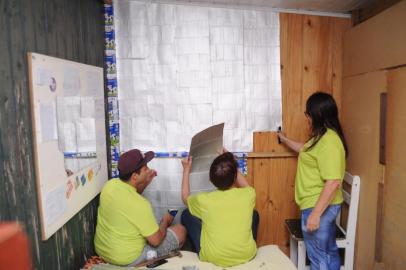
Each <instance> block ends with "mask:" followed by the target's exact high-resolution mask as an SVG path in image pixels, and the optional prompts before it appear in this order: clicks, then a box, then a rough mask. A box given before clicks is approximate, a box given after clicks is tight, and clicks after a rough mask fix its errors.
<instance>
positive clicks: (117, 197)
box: [94, 179, 159, 265]
mask: <svg viewBox="0 0 406 270" xmlns="http://www.w3.org/2000/svg"><path fill="white" fill-rule="evenodd" d="M158 229H159V227H158V224H157V222H156V219H155V217H154V213H153V211H152V207H151V204H150V203H149V202H148V200H147V199H145V198H144V197H143V196H141V195H140V194H138V193H137V190H136V189H135V188H134V187H132V186H130V185H129V184H127V183H125V182H123V181H121V180H120V179H112V180H110V181H108V182H107V183H106V185H105V186H104V187H103V190H102V192H101V195H100V205H99V209H98V214H97V227H96V235H95V239H94V245H95V248H96V252H97V254H98V255H99V256H101V257H102V258H103V259H104V260H106V261H107V262H109V263H112V264H116V265H128V264H130V263H132V262H133V261H134V260H135V259H136V258H138V257H139V256H140V254H141V252H142V250H143V248H144V246H145V243H146V239H145V238H146V237H148V236H151V235H152V234H154V233H155V232H157V231H158Z"/></svg>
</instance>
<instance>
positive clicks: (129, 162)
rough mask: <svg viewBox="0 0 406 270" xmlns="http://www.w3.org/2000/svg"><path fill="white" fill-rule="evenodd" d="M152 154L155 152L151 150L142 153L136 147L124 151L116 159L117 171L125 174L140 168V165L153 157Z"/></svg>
mask: <svg viewBox="0 0 406 270" xmlns="http://www.w3.org/2000/svg"><path fill="white" fill-rule="evenodd" d="M154 155H155V154H154V152H152V151H148V152H146V153H142V152H141V151H140V150H138V149H132V150H130V151H127V152H125V153H124V154H122V155H121V156H120V159H119V160H118V171H119V173H120V175H127V174H130V173H133V172H135V171H136V170H138V169H140V168H142V166H144V165H146V164H147V163H148V162H149V161H151V159H153V158H154Z"/></svg>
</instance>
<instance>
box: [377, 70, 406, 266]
mask: <svg viewBox="0 0 406 270" xmlns="http://www.w3.org/2000/svg"><path fill="white" fill-rule="evenodd" d="M405 87H406V68H398V69H395V70H391V71H389V72H388V113H387V122H386V132H387V137H386V138H387V140H386V143H387V145H386V169H385V187H384V210H383V232H382V236H383V243H382V251H383V254H382V255H383V256H382V259H383V262H384V264H385V267H386V269H393V270H401V269H404V268H405V265H406V257H405V255H404V254H405V250H406V241H405V235H406V196H405V194H406V181H405V179H406V168H405V164H406V162H405V152H406V145H405V143H404V141H405V138H406V125H405V123H406V106H405V103H406V91H405Z"/></svg>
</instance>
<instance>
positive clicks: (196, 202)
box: [187, 193, 203, 219]
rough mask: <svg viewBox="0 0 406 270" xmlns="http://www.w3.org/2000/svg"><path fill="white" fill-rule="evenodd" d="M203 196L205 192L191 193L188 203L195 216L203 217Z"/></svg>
mask: <svg viewBox="0 0 406 270" xmlns="http://www.w3.org/2000/svg"><path fill="white" fill-rule="evenodd" d="M202 196H203V194H202V193H199V194H196V195H191V196H189V198H188V199H187V205H188V208H189V211H190V213H191V214H192V215H193V216H195V217H198V218H200V219H202V206H203V205H202V204H201V198H202Z"/></svg>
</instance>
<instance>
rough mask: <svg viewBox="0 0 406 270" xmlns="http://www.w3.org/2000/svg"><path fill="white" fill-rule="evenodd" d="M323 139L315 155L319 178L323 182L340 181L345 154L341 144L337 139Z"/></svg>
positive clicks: (343, 169) (342, 174) (343, 168)
mask: <svg viewBox="0 0 406 270" xmlns="http://www.w3.org/2000/svg"><path fill="white" fill-rule="evenodd" d="M325 139H326V140H323V142H322V145H321V147H320V149H319V152H318V153H317V163H318V167H319V171H320V175H321V178H322V179H323V180H335V179H338V180H342V179H343V176H344V171H345V153H344V147H343V145H342V142H341V140H340V139H339V138H338V137H336V138H334V137H333V138H331V137H328V138H325ZM320 142H321V141H320Z"/></svg>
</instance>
